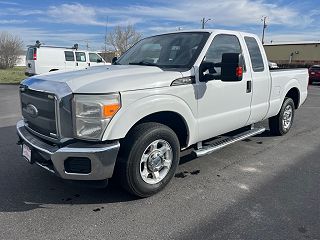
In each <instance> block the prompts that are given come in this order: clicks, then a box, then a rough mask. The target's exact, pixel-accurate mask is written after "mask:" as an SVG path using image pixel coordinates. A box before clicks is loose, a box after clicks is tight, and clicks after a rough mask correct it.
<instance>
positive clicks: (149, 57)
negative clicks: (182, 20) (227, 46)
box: [116, 32, 209, 68]
mask: <svg viewBox="0 0 320 240" xmlns="http://www.w3.org/2000/svg"><path fill="white" fill-rule="evenodd" d="M208 37H209V33H207V32H184V33H171V34H165V35H158V36H154V37H149V38H145V39H143V40H141V41H140V42H138V43H137V44H135V45H134V46H133V47H132V48H130V49H129V50H128V51H127V52H126V53H125V54H124V55H122V56H121V57H120V59H119V60H118V61H117V62H116V64H121V65H145V66H157V67H160V68H191V67H192V65H193V64H194V62H195V61H196V59H197V57H198V56H199V54H200V52H201V49H202V48H203V46H204V44H205V43H206V41H207V39H208Z"/></svg>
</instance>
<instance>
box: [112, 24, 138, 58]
mask: <svg viewBox="0 0 320 240" xmlns="http://www.w3.org/2000/svg"><path fill="white" fill-rule="evenodd" d="M141 38H142V34H141V33H139V32H137V31H136V30H135V28H134V26H133V25H127V26H116V27H115V28H114V29H113V31H112V32H110V33H109V34H108V37H107V42H108V43H109V44H110V45H112V46H113V47H114V48H115V50H116V51H119V53H120V54H122V53H124V52H125V51H127V50H128V49H129V48H130V47H131V46H132V45H134V44H135V43H136V42H138V41H139V40H140V39H141Z"/></svg>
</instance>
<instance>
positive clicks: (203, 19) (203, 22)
mask: <svg viewBox="0 0 320 240" xmlns="http://www.w3.org/2000/svg"><path fill="white" fill-rule="evenodd" d="M211 20H212V19H211V18H208V19H206V18H202V20H201V23H202V29H204V27H205V25H206V23H207V22H208V21H211Z"/></svg>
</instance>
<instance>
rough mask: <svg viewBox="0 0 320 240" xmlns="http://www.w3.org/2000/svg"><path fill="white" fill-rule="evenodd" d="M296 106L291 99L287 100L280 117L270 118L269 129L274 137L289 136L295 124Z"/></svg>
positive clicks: (279, 114)
mask: <svg viewBox="0 0 320 240" xmlns="http://www.w3.org/2000/svg"><path fill="white" fill-rule="evenodd" d="M294 111H295V106H294V102H293V100H292V99H291V98H285V99H284V102H283V104H282V107H281V109H280V112H279V113H278V115H276V116H274V117H272V118H269V128H270V132H271V134H272V135H275V136H282V135H285V134H287V133H288V132H289V131H290V129H291V127H292V124H293V119H294Z"/></svg>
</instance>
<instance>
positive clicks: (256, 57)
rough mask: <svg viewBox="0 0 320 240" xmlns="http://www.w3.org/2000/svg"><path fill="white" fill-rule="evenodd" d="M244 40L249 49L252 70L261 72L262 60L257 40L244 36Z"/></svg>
mask: <svg viewBox="0 0 320 240" xmlns="http://www.w3.org/2000/svg"><path fill="white" fill-rule="evenodd" d="M244 40H245V42H246V45H247V47H248V50H249V55H250V59H251V65H252V70H253V71H254V72H263V71H264V62H263V58H262V55H261V51H260V48H259V45H258V43H257V40H256V39H255V38H253V37H244Z"/></svg>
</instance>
